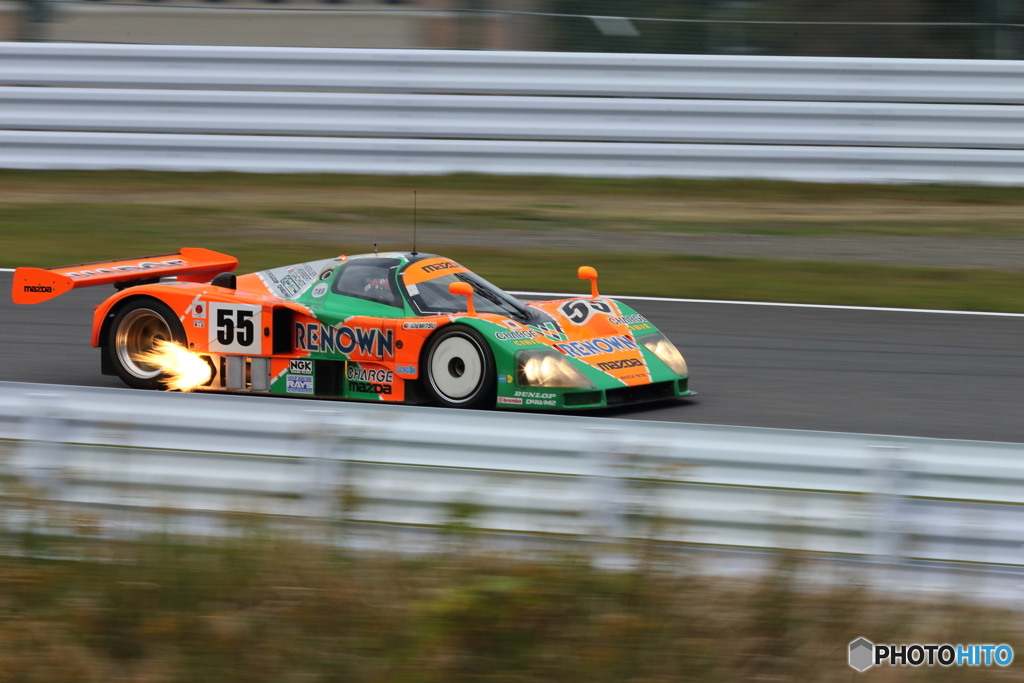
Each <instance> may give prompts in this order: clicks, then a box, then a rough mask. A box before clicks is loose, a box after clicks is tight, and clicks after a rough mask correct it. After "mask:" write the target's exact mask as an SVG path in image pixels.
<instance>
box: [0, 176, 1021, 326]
mask: <svg viewBox="0 0 1024 683" xmlns="http://www.w3.org/2000/svg"><path fill="white" fill-rule="evenodd" d="M412 188H418V189H419V190H420V195H419V196H420V201H419V209H420V211H419V216H420V221H419V222H420V226H421V232H420V245H421V249H426V250H431V247H430V231H431V230H432V229H438V228H445V227H462V228H473V229H479V230H486V229H490V228H515V229H520V230H522V229H524V228H525V229H529V230H536V231H544V230H559V229H564V228H567V227H569V228H588V229H597V230H603V231H611V230H614V231H616V233H617V234H619V235H621V237H622V244H623V249H622V253H609V252H599V251H593V252H586V251H578V252H562V251H551V250H536V249H534V250H531V249H523V248H516V249H513V248H498V247H495V248H492V249H482V248H471V247H442V248H436V249H433V251H439V252H442V253H444V254H445V255H449V256H452V257H454V258H456V259H459V260H461V261H463V262H464V263H465V264H466V265H467V266H469V267H470V268H472V269H474V270H476V271H477V272H479V273H480V274H481V275H483V276H484V277H487V278H489V279H492V280H493V281H494V282H495V283H497V284H499V285H500V286H502V287H505V288H507V289H525V290H543V291H567V292H568V291H583V290H584V283H581V282H580V281H578V280H577V279H576V278H575V272H576V268H577V266H579V265H593V266H595V267H597V268H598V269H599V271H600V273H601V287H602V289H603V290H604V291H606V292H608V293H616V294H638V295H652V296H669V297H685V298H707V299H742V300H757V301H782V302H794V303H823V304H847V305H860V306H895V307H907V308H944V309H962V310H986V311H1003V312H1024V273H1017V272H1000V271H992V270H967V269H956V268H910V267H895V266H877V265H860V264H842V263H813V262H793V261H770V260H755V259H725V258H703V257H690V256H677V255H666V254H635V253H630V252H629V236H628V232H629V231H631V230H646V229H669V228H666V226H667V225H668V224H669V223H672V220H671V216H672V215H673V212H675V211H676V210H679V211H683V210H685V209H686V207H687V206H689V205H690V204H689V203H690V202H695V203H697V204H700V205H701V206H704V205H706V204H707V203H708V202H717V204H715V205H714V206H713V207H711V209H708V212H709V213H708V216H709V217H708V218H707V219H706V221H705V222H704V223H701V224H700V225H696V226H694V225H690V224H688V223H685V224H684V223H679V224H678V225H676V226H675V227H673V228H671V229H679V230H689V229H694V230H705V229H709V230H710V229H716V230H729V231H740V232H746V233H766V232H767V233H771V232H773V231H774V232H776V233H787V234H791V233H794V231H795V232H796V233H798V234H806V235H809V234H836V233H842V232H843V231H849V230H853V231H854V232H858V234H874V233H885V234H914V235H916V236H919V237H923V238H926V237H927V236H935V235H949V234H961V232H963V231H966V234H971V235H973V236H975V237H977V236H979V235H988V236H991V235H994V234H1024V228H1022V227H1020V225H1017V224H1021V225H1024V222H1022V221H1019V220H1018V219H1016V216H1019V215H1021V214H1020V212H1019V211H1018V210H1017V207H1018V206H1019V207H1020V208H1022V209H1024V189H1021V188H989V187H969V186H963V187H960V186H957V187H940V186H863V185H824V184H823V185H817V184H810V183H776V182H756V181H674V180H587V179H564V178H496V177H489V176H471V175H463V176H443V177H426V178H422V177H421V178H416V177H413V178H404V177H376V176H372V177H371V176H306V175H267V176H265V175H244V174H224V173H220V174H184V173H182V174H175V173H121V172H110V173H107V172H102V173H77V172H76V173H70V172H68V173H50V172H46V173H43V172H40V173H27V172H13V171H2V172H0V266H7V267H10V266H19V265H29V266H40V267H48V266H57V265H65V264H74V263H82V262H88V261H98V260H109V259H112V258H117V257H129V256H146V255H151V254H161V253H168V252H173V251H176V250H177V249H178V248H180V247H182V246H203V247H207V248H210V249H215V250H218V251H223V252H226V253H229V254H232V255H234V256H236V257H238V258H239V259H240V261H241V268H240V271H242V272H248V271H252V270H260V269H264V268H268V267H271V266H279V265H285V264H289V263H297V262H301V261H305V260H311V259H316V258H323V257H325V256H328V255H331V254H340V253H361V252H366V251H369V250H370V248H371V244H372V240H373V236H374V235H375V234H378V235H383V237H382V239H381V242H380V246H381V249H382V250H387V249H408V247H409V244H408V239H407V237H408V232H409V231H408V226H409V223H410V222H411V201H410V199H411V197H410V196H409V194H410V190H411V189H412ZM758 202H762V203H758ZM763 202H769V203H770V205H769V204H764V203H763ZM872 202H889V203H890V204H886V206H890V208H892V207H895V208H892V210H891V211H890V213H892V214H893V215H894V216H896V218H893V219H891V220H890V219H885V218H884V216H881V217H880V215H879V216H875V217H874V218H872V215H874V214H873V212H874V210H873V209H872V210H867V211H866V210H865V209H864V207H865V205H870V204H871V203H872ZM837 203H839V204H841V205H843V206H846V207H847V209H846V212H845V213H843V212H842V211H837V209H836V206H837ZM634 207H635V210H634ZM779 207H782V208H781V209H780V208H779ZM916 207H924V208H922V211H924V210H927V211H928V212H931V214H934V215H939V214H942V212H943V211H948V212H953V213H955V212H960V214H958V215H960V216H961V218H958V219H957V220H958V221H962V220H966V219H964V218H963V216H973V217H974V218H973V219H972V220H973V223H971V224H970V225H966V226H961V228H953V227H950V225H945V226H942V225H939V226H935V225H931V226H930V227H929V228H928V229H927V230H926V229H925V227H923V226H922V224H921V221H920V220H919V218H918V217H917V216H918V213H917V211H916ZM371 210H372V213H373V219H371V218H370V214H371ZM780 211H781V212H782V213H783V214H785V213H786V212H794V215H799V216H802V217H803V219H804V220H803V222H802V223H800V222H799V221H798V222H797V223H795V224H779V223H778V220H779V212H780ZM801 212H802V213H801ZM740 214H742V216H743V217H742V220H740V219H735V220H734V219H730V216H733V215H740ZM851 215H852V216H854V218H856V220H854V221H853V222H852V223H851V222H850V221H851V219H850V216H851ZM666 216H668V218H666ZM1007 216H1011V217H1014V220H1013V221H1012V222H1013V223H1014V225H1015V226H1017V227H1014V228H1013V230H1017V231H1019V233H1014V232H1013V231H1012V230H1011V231H1010V232H1009V233H1007V232H1006V230H1008V228H1006V226H1005V225H1004V223H1005V222H1006V221H1007ZM715 220H719V221H724V222H720V223H717V224H716V223H715V222H714V221H715ZM730 220H732V224H730V225H726V223H729V221H730ZM872 221H874V222H872ZM955 222H956V221H954V223H955ZM741 224H742V225H741ZM855 224H856V226H859V227H856V228H853V227H850V226H853V225H855ZM716 225H717V227H715V226H716ZM794 225H796V227H793V226H794ZM658 226H660V227H658ZM787 226H788V227H787ZM958 231H961V232H958ZM528 243H529V240H528V239H523V240H520V241H519V244H520V245H523V244H525V245H528Z"/></svg>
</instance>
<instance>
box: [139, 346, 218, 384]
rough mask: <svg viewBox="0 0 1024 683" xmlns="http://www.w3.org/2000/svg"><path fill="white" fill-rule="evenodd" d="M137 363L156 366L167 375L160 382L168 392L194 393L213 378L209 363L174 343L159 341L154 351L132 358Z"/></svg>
mask: <svg viewBox="0 0 1024 683" xmlns="http://www.w3.org/2000/svg"><path fill="white" fill-rule="evenodd" d="M132 359H133V360H134V361H135V362H136V363H146V364H148V365H155V366H156V367H158V368H160V369H161V370H163V371H164V374H165V375H166V376H165V377H163V378H162V379H161V380H160V381H162V382H163V383H164V384H166V385H167V390H168V391H192V390H193V389H195V388H196V387H198V386H201V385H203V384H206V383H207V382H209V381H210V377H212V376H213V371H212V370H211V368H210V365H209V363H207V362H206V361H205V360H203V359H202V358H200V357H199V356H197V355H196V354H194V353H192V352H191V351H189V350H188V349H186V348H185V347H183V346H181V345H179V344H175V343H174V342H169V341H164V340H163V339H157V340H156V341H155V342H154V343H153V349H152V350H151V351H147V352H145V353H140V354H136V355H134V356H132Z"/></svg>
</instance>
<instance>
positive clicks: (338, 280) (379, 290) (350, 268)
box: [331, 258, 402, 308]
mask: <svg viewBox="0 0 1024 683" xmlns="http://www.w3.org/2000/svg"><path fill="white" fill-rule="evenodd" d="M399 263H400V262H399V261H398V259H389V258H363V259H358V260H355V261H350V262H348V263H346V264H345V265H344V266H342V267H341V272H340V273H338V275H337V276H336V277H335V278H334V286H333V287H332V288H331V291H333V292H334V293H335V294H343V295H345V296H351V297H355V298H356V299H365V300H367V301H375V302H377V303H380V304H387V305H388V306H398V307H399V308H401V307H402V300H401V298H399V295H398V288H397V287H396V286H395V271H396V270H397V269H398V265H399Z"/></svg>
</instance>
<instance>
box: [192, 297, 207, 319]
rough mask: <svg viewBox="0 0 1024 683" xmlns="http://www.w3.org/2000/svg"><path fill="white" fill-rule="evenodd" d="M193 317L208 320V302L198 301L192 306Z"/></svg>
mask: <svg viewBox="0 0 1024 683" xmlns="http://www.w3.org/2000/svg"><path fill="white" fill-rule="evenodd" d="M192 317H193V318H202V319H204V320H205V319H206V302H204V301H197V302H195V303H194V304H192Z"/></svg>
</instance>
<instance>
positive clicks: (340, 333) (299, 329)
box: [294, 322, 395, 358]
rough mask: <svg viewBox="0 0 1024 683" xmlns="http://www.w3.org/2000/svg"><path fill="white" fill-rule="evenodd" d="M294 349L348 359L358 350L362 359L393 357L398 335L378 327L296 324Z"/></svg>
mask: <svg viewBox="0 0 1024 683" xmlns="http://www.w3.org/2000/svg"><path fill="white" fill-rule="evenodd" d="M294 333H295V348H296V349H297V350H299V351H316V352H320V353H335V354H338V353H340V354H344V355H348V354H350V353H352V352H354V351H356V350H357V349H358V350H359V353H360V354H361V355H363V356H377V357H381V358H382V357H384V356H394V354H395V331H394V330H387V331H386V332H383V331H381V329H380V328H378V327H370V328H366V327H349V326H348V325H339V326H338V327H327V326H325V325H321V324H320V323H302V322H297V323H295V331H294Z"/></svg>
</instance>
